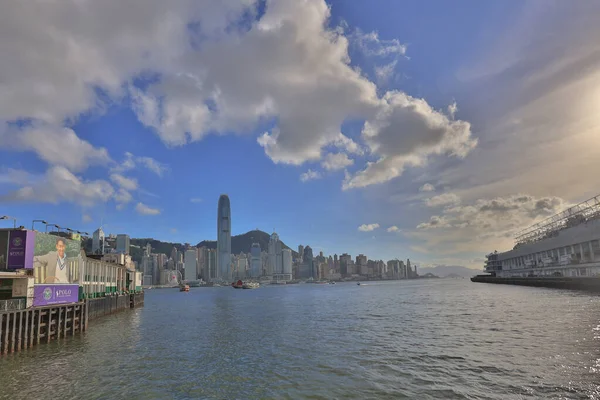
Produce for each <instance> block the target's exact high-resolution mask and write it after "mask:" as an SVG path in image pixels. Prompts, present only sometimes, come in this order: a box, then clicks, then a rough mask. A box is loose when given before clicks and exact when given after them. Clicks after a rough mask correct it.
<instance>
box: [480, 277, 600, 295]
mask: <svg viewBox="0 0 600 400" xmlns="http://www.w3.org/2000/svg"><path fill="white" fill-rule="evenodd" d="M471 281H472V282H479V283H495V284H503V285H519V286H534V287H547V288H554V289H569V290H584V291H588V292H596V293H600V277H588V278H585V277H526V278H519V277H511V278H501V277H495V276H487V275H478V276H475V277H473V278H471Z"/></svg>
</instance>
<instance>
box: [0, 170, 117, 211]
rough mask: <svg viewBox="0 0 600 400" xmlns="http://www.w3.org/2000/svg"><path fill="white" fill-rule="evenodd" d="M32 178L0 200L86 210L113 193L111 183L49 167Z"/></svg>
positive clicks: (107, 198)
mask: <svg viewBox="0 0 600 400" xmlns="http://www.w3.org/2000/svg"><path fill="white" fill-rule="evenodd" d="M21 175H22V176H25V173H23V174H21ZM31 177H32V179H31V180H29V181H25V182H19V185H21V187H20V188H19V189H17V190H14V191H12V192H9V193H7V194H5V195H2V196H0V201H4V202H13V201H15V202H36V203H52V204H60V203H74V204H78V205H81V206H85V207H87V206H93V205H94V204H96V203H102V202H106V201H108V200H109V199H110V198H111V197H112V196H113V194H114V188H113V187H112V185H111V184H110V183H108V182H106V181H103V180H94V181H88V180H84V179H81V178H79V177H77V176H75V175H74V174H73V173H72V172H70V171H69V170H68V169H66V168H65V167H58V166H57V167H50V168H49V169H48V170H47V171H46V173H45V174H44V175H43V176H31Z"/></svg>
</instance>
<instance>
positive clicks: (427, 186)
mask: <svg viewBox="0 0 600 400" xmlns="http://www.w3.org/2000/svg"><path fill="white" fill-rule="evenodd" d="M433 191H435V186H433V185H432V184H431V183H426V184H424V185H423V186H421V187H420V188H419V192H433Z"/></svg>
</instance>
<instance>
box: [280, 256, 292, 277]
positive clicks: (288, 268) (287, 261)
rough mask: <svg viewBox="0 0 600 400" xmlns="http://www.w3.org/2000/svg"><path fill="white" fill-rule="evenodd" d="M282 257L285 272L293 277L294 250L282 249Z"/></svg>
mask: <svg viewBox="0 0 600 400" xmlns="http://www.w3.org/2000/svg"><path fill="white" fill-rule="evenodd" d="M281 258H282V264H283V272H282V273H283V274H286V275H288V274H289V275H290V277H289V279H290V280H291V279H292V277H291V276H292V251H291V250H290V249H283V250H281Z"/></svg>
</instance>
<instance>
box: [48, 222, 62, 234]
mask: <svg viewBox="0 0 600 400" xmlns="http://www.w3.org/2000/svg"><path fill="white" fill-rule="evenodd" d="M49 226H53V227H55V228H56V229H58V233H60V230H61V227H60V226H59V225H56V224H48V225H46V228H47V227H49ZM46 232H48V230H47V229H46Z"/></svg>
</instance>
